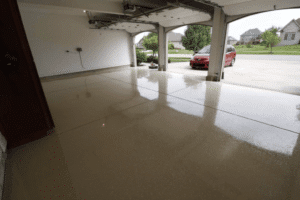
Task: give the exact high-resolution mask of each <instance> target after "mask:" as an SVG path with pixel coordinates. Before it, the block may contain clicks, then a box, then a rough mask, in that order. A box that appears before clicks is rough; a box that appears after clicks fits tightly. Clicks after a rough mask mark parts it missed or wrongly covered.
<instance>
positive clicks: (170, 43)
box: [168, 41, 175, 50]
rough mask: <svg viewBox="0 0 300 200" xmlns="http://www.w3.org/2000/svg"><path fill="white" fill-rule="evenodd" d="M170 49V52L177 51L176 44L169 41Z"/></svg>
mask: <svg viewBox="0 0 300 200" xmlns="http://www.w3.org/2000/svg"><path fill="white" fill-rule="evenodd" d="M168 49H169V50H173V49H175V46H174V44H173V43H172V42H170V41H169V45H168Z"/></svg>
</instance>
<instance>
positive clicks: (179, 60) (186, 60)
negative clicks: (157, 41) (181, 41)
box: [169, 57, 191, 62]
mask: <svg viewBox="0 0 300 200" xmlns="http://www.w3.org/2000/svg"><path fill="white" fill-rule="evenodd" d="M169 59H170V60H171V62H189V61H190V60H191V58H185V57H169Z"/></svg>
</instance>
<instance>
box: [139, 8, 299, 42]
mask: <svg viewBox="0 0 300 200" xmlns="http://www.w3.org/2000/svg"><path fill="white" fill-rule="evenodd" d="M298 18H300V9H299V8H298V9H287V10H278V11H270V12H265V13H260V14H256V15H252V16H249V17H245V18H242V19H239V20H236V21H234V22H231V23H230V24H229V29H228V36H232V37H234V38H235V39H237V40H239V39H240V35H242V34H243V33H244V32H246V31H247V30H249V29H253V28H258V29H259V30H260V31H262V32H263V31H265V30H266V29H268V28H270V27H272V26H273V25H274V26H276V27H282V28H283V27H284V26H285V25H287V24H288V23H289V22H290V21H291V20H292V19H298ZM186 28H187V26H183V27H181V28H178V29H175V30H173V32H176V33H181V34H184V31H185V30H186ZM148 34H149V32H147V33H146V32H145V33H141V34H139V35H137V36H136V37H135V43H138V42H139V41H140V39H142V37H143V36H145V35H148Z"/></svg>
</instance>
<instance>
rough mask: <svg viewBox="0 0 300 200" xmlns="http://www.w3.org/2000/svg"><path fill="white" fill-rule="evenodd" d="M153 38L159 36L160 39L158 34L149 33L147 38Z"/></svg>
mask: <svg viewBox="0 0 300 200" xmlns="http://www.w3.org/2000/svg"><path fill="white" fill-rule="evenodd" d="M153 36H157V37H158V34H157V33H152V32H151V33H149V34H148V35H147V36H146V37H147V38H152V37H153Z"/></svg>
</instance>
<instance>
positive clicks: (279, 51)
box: [235, 44, 300, 55]
mask: <svg viewBox="0 0 300 200" xmlns="http://www.w3.org/2000/svg"><path fill="white" fill-rule="evenodd" d="M235 49H236V53H237V54H264V55H268V54H270V51H271V48H266V47H265V46H260V45H252V47H251V48H247V47H246V45H240V46H236V47H235ZM272 52H273V54H274V55H300V45H299V44H298V45H289V46H280V47H273V48H272Z"/></svg>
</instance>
